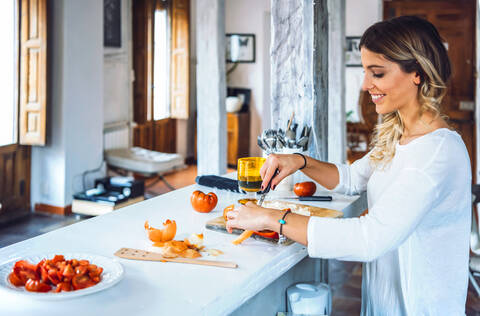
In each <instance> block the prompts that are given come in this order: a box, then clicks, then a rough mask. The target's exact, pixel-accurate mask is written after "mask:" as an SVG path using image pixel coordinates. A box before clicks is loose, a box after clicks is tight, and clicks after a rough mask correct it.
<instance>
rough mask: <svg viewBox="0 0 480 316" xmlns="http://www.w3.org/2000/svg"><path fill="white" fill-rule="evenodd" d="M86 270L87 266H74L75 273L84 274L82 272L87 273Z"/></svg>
mask: <svg viewBox="0 0 480 316" xmlns="http://www.w3.org/2000/svg"><path fill="white" fill-rule="evenodd" d="M87 272H88V268H87V266H77V267H76V268H75V273H76V274H79V275H84V274H87Z"/></svg>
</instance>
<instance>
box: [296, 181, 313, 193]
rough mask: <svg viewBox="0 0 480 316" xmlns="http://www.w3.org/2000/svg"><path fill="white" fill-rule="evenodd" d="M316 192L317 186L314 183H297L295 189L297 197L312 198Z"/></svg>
mask: <svg viewBox="0 0 480 316" xmlns="http://www.w3.org/2000/svg"><path fill="white" fill-rule="evenodd" d="M315 191H317V185H316V184H315V183H314V182H312V181H308V182H300V183H295V186H294V187H293V192H295V194H296V195H297V196H312V195H313V194H314V193H315Z"/></svg>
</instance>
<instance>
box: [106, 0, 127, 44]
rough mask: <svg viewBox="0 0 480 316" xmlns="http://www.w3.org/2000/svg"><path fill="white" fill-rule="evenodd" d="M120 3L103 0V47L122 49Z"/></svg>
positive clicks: (115, 0) (114, 0)
mask: <svg viewBox="0 0 480 316" xmlns="http://www.w3.org/2000/svg"><path fill="white" fill-rule="evenodd" d="M121 14H122V11H121V1H120V0H103V46H104V47H115V48H121V47H122V21H121Z"/></svg>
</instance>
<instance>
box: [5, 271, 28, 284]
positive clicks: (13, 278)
mask: <svg viewBox="0 0 480 316" xmlns="http://www.w3.org/2000/svg"><path fill="white" fill-rule="evenodd" d="M8 281H10V283H12V284H13V285H15V286H22V285H25V282H23V281H22V280H21V279H20V278H19V277H18V276H17V275H16V274H15V273H14V272H12V273H10V274H9V275H8Z"/></svg>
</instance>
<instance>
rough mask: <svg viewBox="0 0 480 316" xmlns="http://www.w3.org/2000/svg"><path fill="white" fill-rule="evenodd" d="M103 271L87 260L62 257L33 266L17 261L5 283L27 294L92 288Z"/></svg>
mask: <svg viewBox="0 0 480 316" xmlns="http://www.w3.org/2000/svg"><path fill="white" fill-rule="evenodd" d="M102 272H103V268H102V267H99V266H97V265H95V264H91V263H90V262H89V261H88V260H78V259H72V260H65V258H64V257H63V256H62V255H56V256H55V257H54V258H53V259H51V260H47V259H43V260H41V261H40V262H38V263H37V264H31V263H29V262H28V261H25V260H19V261H17V262H16V263H15V264H14V267H13V268H12V272H11V273H10V274H9V276H8V280H9V281H10V283H11V284H13V285H15V286H22V285H24V286H25V289H26V290H27V291H31V292H49V291H50V290H51V289H52V286H56V288H55V292H57V293H58V292H68V291H73V290H77V289H84V288H87V287H90V286H93V285H95V284H97V283H98V282H100V281H101V274H102Z"/></svg>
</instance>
